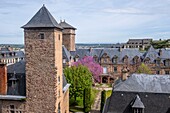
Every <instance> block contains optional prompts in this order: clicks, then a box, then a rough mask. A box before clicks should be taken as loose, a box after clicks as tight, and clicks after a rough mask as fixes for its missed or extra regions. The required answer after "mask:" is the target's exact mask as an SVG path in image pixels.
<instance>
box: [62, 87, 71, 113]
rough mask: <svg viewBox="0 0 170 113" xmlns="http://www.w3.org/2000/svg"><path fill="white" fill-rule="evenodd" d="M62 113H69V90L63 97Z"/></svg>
mask: <svg viewBox="0 0 170 113" xmlns="http://www.w3.org/2000/svg"><path fill="white" fill-rule="evenodd" d="M62 113H69V90H67V91H66V92H65V93H64V95H63V108H62Z"/></svg>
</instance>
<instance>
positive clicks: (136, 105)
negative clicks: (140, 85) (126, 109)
mask: <svg viewBox="0 0 170 113" xmlns="http://www.w3.org/2000/svg"><path fill="white" fill-rule="evenodd" d="M144 108H145V106H144V104H143V102H142V101H141V99H140V97H139V95H136V98H135V100H134V101H133V102H132V111H133V112H132V113H144Z"/></svg>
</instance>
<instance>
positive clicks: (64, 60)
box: [63, 56, 66, 64]
mask: <svg viewBox="0 0 170 113" xmlns="http://www.w3.org/2000/svg"><path fill="white" fill-rule="evenodd" d="M65 63H66V58H65V56H64V57H63V64H65Z"/></svg>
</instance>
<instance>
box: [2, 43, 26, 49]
mask: <svg viewBox="0 0 170 113" xmlns="http://www.w3.org/2000/svg"><path fill="white" fill-rule="evenodd" d="M0 47H12V48H20V49H22V48H24V45H23V44H0Z"/></svg>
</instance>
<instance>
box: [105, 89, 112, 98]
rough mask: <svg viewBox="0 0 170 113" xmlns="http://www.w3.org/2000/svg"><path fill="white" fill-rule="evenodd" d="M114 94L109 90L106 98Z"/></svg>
mask: <svg viewBox="0 0 170 113" xmlns="http://www.w3.org/2000/svg"><path fill="white" fill-rule="evenodd" d="M111 94H112V90H108V91H106V98H108V97H110V96H111Z"/></svg>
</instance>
